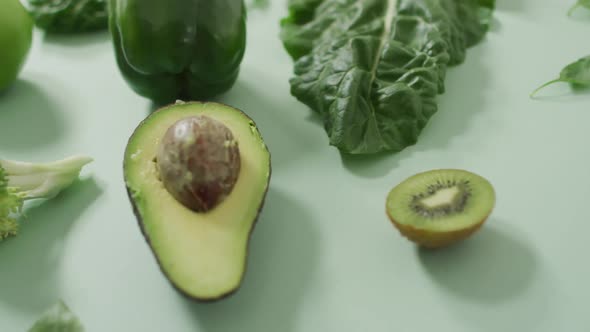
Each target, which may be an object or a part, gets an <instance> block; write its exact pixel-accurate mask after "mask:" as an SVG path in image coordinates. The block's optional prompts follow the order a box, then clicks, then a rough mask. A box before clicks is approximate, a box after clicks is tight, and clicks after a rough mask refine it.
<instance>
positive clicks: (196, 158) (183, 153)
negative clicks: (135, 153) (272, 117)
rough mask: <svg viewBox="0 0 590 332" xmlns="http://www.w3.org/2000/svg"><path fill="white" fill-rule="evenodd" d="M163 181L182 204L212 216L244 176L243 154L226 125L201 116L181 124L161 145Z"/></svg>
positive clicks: (158, 161) (158, 160) (159, 160)
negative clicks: (211, 212)
mask: <svg viewBox="0 0 590 332" xmlns="http://www.w3.org/2000/svg"><path fill="white" fill-rule="evenodd" d="M156 164H157V169H158V172H159V175H160V180H161V181H162V184H163V185H164V187H165V188H166V190H167V191H168V192H169V193H170V194H171V195H172V196H173V197H174V198H175V199H176V200H177V201H178V202H180V203H181V204H183V205H184V206H185V207H187V208H189V209H191V210H193V211H195V212H208V211H210V210H212V209H214V208H215V207H216V206H217V205H219V204H220V203H221V202H223V200H224V199H225V198H226V197H227V196H228V195H229V194H230V193H231V191H232V189H233V187H234V186H235V184H236V182H237V179H238V175H239V174H240V166H241V160H240V150H239V147H238V143H237V141H236V140H235V138H234V136H233V134H232V132H231V130H230V129H229V128H228V127H227V126H226V125H224V124H223V123H222V122H220V121H218V120H215V119H213V118H211V117H208V116H204V115H199V116H191V117H187V118H184V119H180V120H178V121H177V122H176V123H174V124H173V125H172V126H171V127H170V128H168V130H167V131H166V133H165V134H164V136H163V137H162V140H161V142H160V144H159V147H158V150H157V156H156Z"/></svg>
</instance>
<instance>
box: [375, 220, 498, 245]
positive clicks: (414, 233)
mask: <svg viewBox="0 0 590 332" xmlns="http://www.w3.org/2000/svg"><path fill="white" fill-rule="evenodd" d="M387 216H388V217H389V219H390V220H391V222H392V223H393V225H394V226H395V227H396V228H397V229H398V230H399V232H400V233H401V234H402V235H403V236H405V237H406V238H408V239H409V240H410V241H412V242H414V243H416V244H418V245H420V246H421V247H424V248H428V249H438V248H442V247H446V246H449V245H451V244H454V243H456V242H459V241H461V240H464V239H466V238H467V237H469V236H471V235H472V234H473V233H475V232H476V231H477V230H479V229H480V228H481V226H483V224H484V223H485V221H486V220H487V218H486V219H484V220H482V221H481V222H479V223H477V224H475V225H473V226H471V227H469V228H465V229H459V230H456V231H452V232H445V233H440V232H431V231H427V230H424V229H418V228H415V227H412V226H409V225H403V224H400V223H398V222H396V221H395V220H394V219H393V218H392V217H391V215H389V213H387Z"/></svg>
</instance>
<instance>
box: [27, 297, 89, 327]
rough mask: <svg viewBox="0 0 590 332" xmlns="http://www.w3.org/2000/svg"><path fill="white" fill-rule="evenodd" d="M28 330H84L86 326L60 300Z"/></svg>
mask: <svg viewBox="0 0 590 332" xmlns="http://www.w3.org/2000/svg"><path fill="white" fill-rule="evenodd" d="M28 332H84V326H82V323H81V322H80V320H79V319H78V317H76V315H75V314H74V313H72V312H71V311H70V309H69V308H68V306H67V305H66V304H65V303H64V302H63V301H61V300H60V301H58V302H57V303H56V304H55V305H53V306H52V307H51V308H49V309H48V310H47V311H46V312H45V313H43V315H42V316H41V318H39V320H38V321H37V322H36V323H35V325H33V327H31V328H30V329H29V331H28Z"/></svg>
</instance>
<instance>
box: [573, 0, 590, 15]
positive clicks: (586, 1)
mask: <svg viewBox="0 0 590 332" xmlns="http://www.w3.org/2000/svg"><path fill="white" fill-rule="evenodd" d="M578 8H586V9H590V0H578V2H577V3H576V4H575V5H573V6H572V8H570V10H569V11H568V12H567V15H568V16H572V15H573V14H574V12H575V11H576V9H578Z"/></svg>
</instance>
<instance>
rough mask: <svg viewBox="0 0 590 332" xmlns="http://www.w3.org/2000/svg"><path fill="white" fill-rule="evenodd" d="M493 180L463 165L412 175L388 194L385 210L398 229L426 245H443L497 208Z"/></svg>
mask: <svg viewBox="0 0 590 332" xmlns="http://www.w3.org/2000/svg"><path fill="white" fill-rule="evenodd" d="M495 202H496V195H495V191H494V188H493V186H492V184H491V183H490V182H489V181H488V180H486V179H485V178H483V177H481V176H480V175H477V174H474V173H472V172H469V171H466V170H460V169H436V170H430V171H426V172H422V173H418V174H416V175H413V176H411V177H409V178H407V179H406V180H404V181H402V182H401V183H400V184H398V185H397V186H395V187H394V188H393V189H392V190H391V191H390V192H389V194H388V195H387V202H386V211H387V215H388V217H389V219H390V220H391V222H392V223H393V225H394V226H395V227H396V228H397V229H398V230H399V232H400V233H401V234H402V235H403V236H405V237H406V238H408V239H409V240H410V241H413V242H415V243H416V244H418V245H420V246H422V247H426V248H440V247H444V246H448V245H450V244H453V243H455V242H458V241H461V240H463V239H465V238H467V237H469V236H470V235H472V234H473V233H474V232H476V231H477V230H478V229H479V228H480V227H481V226H482V225H483V224H484V222H485V221H486V220H487V218H488V216H489V215H490V213H491V212H492V210H493V209H494V206H495Z"/></svg>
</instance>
